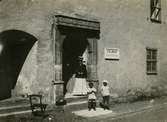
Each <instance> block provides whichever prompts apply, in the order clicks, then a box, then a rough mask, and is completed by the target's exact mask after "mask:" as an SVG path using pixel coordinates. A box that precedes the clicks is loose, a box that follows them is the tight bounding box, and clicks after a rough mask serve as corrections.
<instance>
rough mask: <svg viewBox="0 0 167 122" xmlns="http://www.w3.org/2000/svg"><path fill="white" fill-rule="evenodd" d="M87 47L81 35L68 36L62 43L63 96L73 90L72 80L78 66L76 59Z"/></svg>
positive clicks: (85, 40) (86, 42) (84, 38)
mask: <svg viewBox="0 0 167 122" xmlns="http://www.w3.org/2000/svg"><path fill="white" fill-rule="evenodd" d="M87 47H88V41H87V39H86V37H84V36H83V35H81V33H72V34H69V35H68V36H67V37H66V38H65V39H64V41H63V51H62V52H63V56H62V59H63V60H62V74H63V75H62V79H63V81H64V94H66V93H70V92H71V90H72V89H73V86H74V84H73V83H72V80H73V79H72V78H73V75H74V74H75V73H76V69H77V67H78V65H79V62H78V57H79V56H83V54H84V52H85V51H86V49H87ZM83 60H85V59H83Z"/></svg>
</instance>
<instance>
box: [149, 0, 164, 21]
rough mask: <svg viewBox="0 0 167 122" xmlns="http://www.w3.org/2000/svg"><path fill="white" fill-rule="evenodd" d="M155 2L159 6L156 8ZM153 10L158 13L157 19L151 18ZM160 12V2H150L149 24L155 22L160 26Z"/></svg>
mask: <svg viewBox="0 0 167 122" xmlns="http://www.w3.org/2000/svg"><path fill="white" fill-rule="evenodd" d="M156 1H157V3H158V4H159V5H158V6H156V5H157V4H155V3H156ZM155 10H157V11H158V15H157V16H159V17H158V18H159V19H156V18H153V17H152V15H153V14H154V13H155ZM161 12H162V8H161V0H150V21H151V22H155V23H159V24H161Z"/></svg>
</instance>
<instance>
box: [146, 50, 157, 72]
mask: <svg viewBox="0 0 167 122" xmlns="http://www.w3.org/2000/svg"><path fill="white" fill-rule="evenodd" d="M146 50H147V59H146V66H147V68H146V69H147V74H153V75H156V74H157V49H151V48H147V49H146Z"/></svg>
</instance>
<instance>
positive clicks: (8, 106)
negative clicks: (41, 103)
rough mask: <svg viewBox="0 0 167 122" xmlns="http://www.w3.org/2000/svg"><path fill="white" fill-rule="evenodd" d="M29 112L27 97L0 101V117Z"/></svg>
mask: <svg viewBox="0 0 167 122" xmlns="http://www.w3.org/2000/svg"><path fill="white" fill-rule="evenodd" d="M29 112H31V109H30V104H29V99H27V98H10V99H6V100H1V101H0V117H4V116H9V115H14V114H21V113H29Z"/></svg>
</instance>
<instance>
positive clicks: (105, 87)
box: [101, 80, 110, 110]
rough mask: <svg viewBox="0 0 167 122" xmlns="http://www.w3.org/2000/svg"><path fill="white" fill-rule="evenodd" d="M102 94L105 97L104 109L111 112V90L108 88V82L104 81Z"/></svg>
mask: <svg viewBox="0 0 167 122" xmlns="http://www.w3.org/2000/svg"><path fill="white" fill-rule="evenodd" d="M101 94H102V97H103V108H104V110H105V109H108V110H109V99H110V90H109V86H108V81H107V80H103V84H102V87H101Z"/></svg>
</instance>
